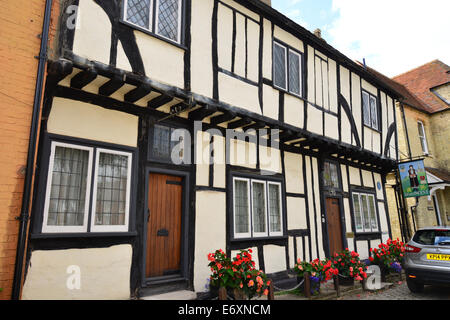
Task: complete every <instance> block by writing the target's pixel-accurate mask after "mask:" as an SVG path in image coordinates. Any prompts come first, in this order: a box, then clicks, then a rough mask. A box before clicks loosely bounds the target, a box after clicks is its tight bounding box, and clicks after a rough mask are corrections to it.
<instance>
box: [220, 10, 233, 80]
mask: <svg viewBox="0 0 450 320" xmlns="http://www.w3.org/2000/svg"><path fill="white" fill-rule="evenodd" d="M217 21H218V24H219V26H220V27H219V28H217V51H218V59H219V66H220V67H222V68H224V69H225V70H228V71H231V61H232V50H231V48H232V43H233V10H231V9H230V8H228V7H226V6H224V5H222V4H220V3H219V7H218V11H217Z"/></svg>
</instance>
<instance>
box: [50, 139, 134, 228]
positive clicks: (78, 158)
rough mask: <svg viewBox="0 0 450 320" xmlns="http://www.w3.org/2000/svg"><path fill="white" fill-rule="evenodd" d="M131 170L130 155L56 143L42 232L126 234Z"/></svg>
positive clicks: (53, 149)
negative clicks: (106, 232)
mask: <svg viewBox="0 0 450 320" xmlns="http://www.w3.org/2000/svg"><path fill="white" fill-rule="evenodd" d="M131 167H132V153H131V152H122V151H116V150H110V149H101V148H96V147H87V146H82V145H74V144H68V143H63V142H56V141H53V142H52V143H51V153H50V160H49V169H48V176H47V189H46V194H45V203H44V219H43V225H42V232H44V233H63V232H77V233H78V232H104V231H118V232H122V231H128V218H129V207H130V188H131V177H132V176H131V169H132V168H131ZM91 177H93V179H91ZM88 221H90V223H89V224H88Z"/></svg>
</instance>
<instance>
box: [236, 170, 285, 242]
mask: <svg viewBox="0 0 450 320" xmlns="http://www.w3.org/2000/svg"><path fill="white" fill-rule="evenodd" d="M233 184H234V187H233V219H234V238H258V237H274V236H282V235H283V217H282V212H283V211H282V201H281V184H280V183H279V182H271V181H264V180H253V179H246V178H237V177H235V178H233Z"/></svg>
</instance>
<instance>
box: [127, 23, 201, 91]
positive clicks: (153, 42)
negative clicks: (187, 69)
mask: <svg viewBox="0 0 450 320" xmlns="http://www.w3.org/2000/svg"><path fill="white" fill-rule="evenodd" d="M134 35H135V37H136V43H137V45H138V47H139V50H140V52H141V56H142V60H143V62H144V68H145V72H146V74H147V75H148V76H149V77H150V78H152V79H155V80H158V81H160V82H163V83H166V84H169V85H172V86H176V87H178V88H184V50H183V49H181V48H178V47H176V46H174V45H172V44H170V43H167V42H166V41H163V40H159V39H157V38H155V37H150V36H149V35H148V34H145V33H143V32H141V31H137V30H135V31H134ZM194 51H195V50H194ZM203 81H205V80H203Z"/></svg>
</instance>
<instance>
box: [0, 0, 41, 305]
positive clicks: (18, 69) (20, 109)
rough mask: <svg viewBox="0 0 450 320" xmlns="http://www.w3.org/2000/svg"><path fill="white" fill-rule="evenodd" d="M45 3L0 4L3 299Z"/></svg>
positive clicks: (8, 279)
mask: <svg viewBox="0 0 450 320" xmlns="http://www.w3.org/2000/svg"><path fill="white" fill-rule="evenodd" d="M44 9H45V0H14V1H11V0H9V1H0V74H1V77H0V150H1V152H0V288H2V289H3V290H2V291H1V292H0V299H10V297H11V289H12V280H13V275H14V263H15V257H16V247H17V237H18V231H19V222H18V221H17V220H15V217H17V216H19V215H20V210H21V204H22V192H23V183H24V176H25V175H24V173H25V172H24V168H25V166H26V160H27V152H28V139H29V134H30V125H31V116H32V110H33V101H34V92H35V86H36V74H37V66H38V60H37V59H35V56H37V55H39V48H40V43H41V41H40V39H39V38H38V35H39V34H40V33H41V32H42V23H43V17H44Z"/></svg>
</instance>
